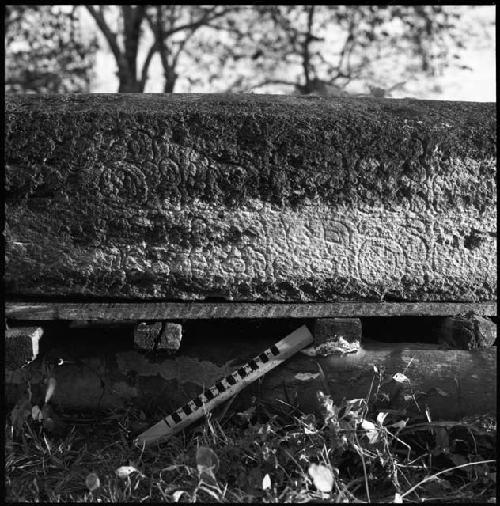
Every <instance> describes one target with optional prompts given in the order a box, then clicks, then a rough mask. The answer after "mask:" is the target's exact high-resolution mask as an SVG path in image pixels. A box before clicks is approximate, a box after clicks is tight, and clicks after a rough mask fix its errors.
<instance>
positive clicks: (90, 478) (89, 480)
mask: <svg viewBox="0 0 500 506" xmlns="http://www.w3.org/2000/svg"><path fill="white" fill-rule="evenodd" d="M85 486H86V487H87V488H88V489H89V491H90V492H93V491H94V490H97V489H98V488H99V487H100V486H101V480H99V476H97V474H96V473H89V474H88V475H87V477H86V478H85Z"/></svg>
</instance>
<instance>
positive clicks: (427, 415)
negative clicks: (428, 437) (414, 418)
mask: <svg viewBox="0 0 500 506" xmlns="http://www.w3.org/2000/svg"><path fill="white" fill-rule="evenodd" d="M425 416H426V417H427V420H428V421H429V422H432V420H431V410H430V409H429V406H425Z"/></svg>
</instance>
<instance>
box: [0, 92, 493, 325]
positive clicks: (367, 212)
mask: <svg viewBox="0 0 500 506" xmlns="http://www.w3.org/2000/svg"><path fill="white" fill-rule="evenodd" d="M5 111H6V113H5V120H6V124H5V133H6V135H5V194H4V196H5V222H6V223H5V292H6V294H7V295H8V296H9V297H12V298H13V297H16V296H47V295H50V296H54V297H70V296H75V297H77V296H79V297H81V296H88V297H106V298H125V299H128V300H132V299H150V300H159V299H163V300H206V299H207V298H209V297H217V298H219V299H220V298H222V299H225V300H231V301H265V302H279V301H283V302H292V301H294V302H342V301H351V302H352V301H356V302H360V301H402V302H412V301H419V302H443V301H457V302H485V301H494V300H496V296H497V276H496V270H497V269H496V267H497V260H496V258H497V255H496V218H497V209H496V199H497V196H496V154H497V153H496V106H495V104H494V103H489V104H488V103H472V102H439V101H423V100H408V99H404V100H391V99H369V98H347V97H343V98H331V99H324V98H311V97H286V96H264V95H192V94H190V95H181V94H164V95H162V94H160V95H133V94H122V95H98V94H91V95H82V94H78V95H57V96H55V95H54V96H46V95H17V96H12V95H11V96H7V97H6V105H5ZM326 316H332V315H326ZM157 319H162V318H161V317H160V318H157Z"/></svg>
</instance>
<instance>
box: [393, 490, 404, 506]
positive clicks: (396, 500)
mask: <svg viewBox="0 0 500 506" xmlns="http://www.w3.org/2000/svg"><path fill="white" fill-rule="evenodd" d="M392 502H393V503H396V504H402V503H403V498H402V497H401V494H398V493H397V492H396V493H395V494H394V501H392Z"/></svg>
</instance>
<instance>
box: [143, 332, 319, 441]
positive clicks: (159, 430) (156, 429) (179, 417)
mask: <svg viewBox="0 0 500 506" xmlns="http://www.w3.org/2000/svg"><path fill="white" fill-rule="evenodd" d="M312 342H313V336H312V334H311V333H310V332H309V330H308V329H307V327H306V326H305V325H303V326H302V327H300V328H298V329H297V330H295V331H294V332H292V333H291V334H289V335H288V336H286V337H285V338H284V339H282V340H281V341H278V342H277V343H276V344H274V345H273V346H271V347H270V348H268V349H267V350H265V351H264V352H263V353H260V354H259V355H258V356H257V357H255V358H254V359H253V360H250V361H249V362H247V363H246V364H245V365H243V366H241V367H239V368H238V369H236V371H234V372H233V373H232V374H230V375H228V376H225V377H224V378H221V379H220V380H219V381H217V382H216V383H215V385H213V386H211V387H210V388H209V389H208V390H205V391H204V392H203V393H202V394H200V395H198V396H197V397H196V398H195V399H192V400H190V401H189V402H188V403H186V404H185V405H184V406H182V407H180V408H179V409H178V410H177V411H175V412H174V413H172V414H171V415H168V416H167V417H165V418H164V419H163V420H160V421H159V422H158V423H157V424H155V425H153V426H152V427H150V428H149V429H148V430H147V431H145V432H143V433H142V434H141V435H140V436H138V437H137V439H136V440H135V443H136V444H137V445H139V446H142V445H144V444H149V443H152V442H154V441H158V440H160V439H166V438H168V437H170V436H172V435H174V434H176V433H177V432H179V431H181V430H182V429H184V428H185V427H187V426H188V425H190V424H191V423H193V422H194V421H195V420H198V419H199V418H201V417H202V416H203V415H205V414H206V413H207V412H208V411H210V410H212V409H213V408H214V407H215V406H217V405H218V404H220V403H221V402H224V401H226V400H227V399H229V398H230V397H232V396H233V395H234V394H236V393H238V392H239V391H240V390H242V389H243V388H245V386H247V385H248V384H249V383H252V382H253V381H255V380H256V379H258V378H260V377H261V376H263V375H264V374H266V373H267V372H268V371H270V370H271V369H274V368H275V367H276V366H278V365H280V364H281V363H282V362H284V361H285V360H287V359H288V358H290V357H291V356H292V355H294V354H295V353H296V352H298V351H299V350H301V349H302V348H304V347H305V346H309V345H310V344H312Z"/></svg>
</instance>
